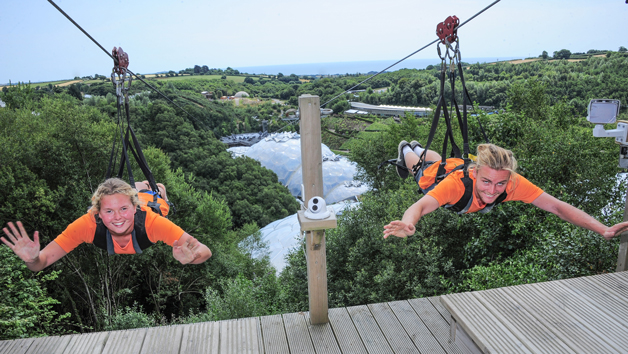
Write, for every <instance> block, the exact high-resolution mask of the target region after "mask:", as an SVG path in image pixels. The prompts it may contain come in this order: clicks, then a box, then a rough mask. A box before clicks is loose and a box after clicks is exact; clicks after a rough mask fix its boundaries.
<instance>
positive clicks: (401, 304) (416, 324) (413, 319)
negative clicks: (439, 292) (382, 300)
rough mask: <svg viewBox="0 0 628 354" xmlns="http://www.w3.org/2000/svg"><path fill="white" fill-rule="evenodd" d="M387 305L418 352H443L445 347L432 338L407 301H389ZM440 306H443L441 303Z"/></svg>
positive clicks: (441, 353) (438, 353)
mask: <svg viewBox="0 0 628 354" xmlns="http://www.w3.org/2000/svg"><path fill="white" fill-rule="evenodd" d="M388 305H389V306H390V308H391V310H392V311H393V313H394V314H395V316H396V317H397V319H398V320H399V322H400V323H401V325H402V326H403V328H404V330H405V331H406V333H408V335H409V336H410V339H411V340H412V342H413V343H414V345H415V346H416V347H417V348H418V349H419V352H421V353H424V354H445V349H443V347H442V346H441V345H440V343H438V341H437V340H436V338H434V336H433V335H432V333H431V332H430V330H429V329H428V328H427V326H426V325H425V323H423V321H421V318H419V315H417V314H416V312H414V310H413V309H412V306H410V303H409V302H408V301H406V300H403V301H393V302H389V303H388ZM441 307H443V306H442V305H441ZM443 309H444V307H443ZM445 311H446V310H445Z"/></svg>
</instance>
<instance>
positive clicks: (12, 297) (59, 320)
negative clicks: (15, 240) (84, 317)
mask: <svg viewBox="0 0 628 354" xmlns="http://www.w3.org/2000/svg"><path fill="white" fill-rule="evenodd" d="M0 264H2V266H0V296H2V303H1V304H0V340H8V339H16V338H26V337H35V336H46V335H48V336H51V335H55V334H58V333H60V331H59V329H58V326H59V325H61V324H64V322H66V321H67V318H68V317H69V316H70V314H68V313H66V314H62V315H59V313H57V312H56V311H55V310H54V307H55V305H57V304H59V301H57V300H55V299H54V298H52V297H50V296H49V295H48V294H47V291H46V287H45V283H46V282H51V281H54V280H55V279H57V276H58V272H52V273H49V274H46V275H38V276H33V274H32V272H31V271H30V270H28V268H26V265H24V262H22V260H21V259H19V258H18V257H17V256H15V254H13V252H12V251H11V250H10V249H9V248H8V247H4V245H3V246H2V247H0Z"/></svg>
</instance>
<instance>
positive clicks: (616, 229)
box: [603, 221, 628, 240]
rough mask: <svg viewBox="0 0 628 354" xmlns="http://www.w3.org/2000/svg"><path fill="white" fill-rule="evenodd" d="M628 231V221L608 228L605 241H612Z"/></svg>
mask: <svg viewBox="0 0 628 354" xmlns="http://www.w3.org/2000/svg"><path fill="white" fill-rule="evenodd" d="M626 230H628V221H624V222H621V223H619V224H615V225H613V226H611V227H609V228H607V229H606V231H605V232H604V235H603V236H604V238H605V239H607V240H610V239H612V238H613V237H615V236H617V235H619V234H620V233H622V232H624V231H626Z"/></svg>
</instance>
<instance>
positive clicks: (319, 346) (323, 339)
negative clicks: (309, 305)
mask: <svg viewBox="0 0 628 354" xmlns="http://www.w3.org/2000/svg"><path fill="white" fill-rule="evenodd" d="M330 311H331V310H330ZM304 315H305V323H306V324H308V330H309V331H310V338H312V344H314V350H315V351H316V353H321V354H322V353H325V354H342V352H341V351H340V347H339V346H338V341H336V337H334V331H333V330H332V328H331V323H323V324H316V325H313V324H311V322H310V313H309V312H305V313H304ZM347 316H348V315H347ZM330 319H331V315H330ZM352 326H353V324H352ZM356 335H357V333H356Z"/></svg>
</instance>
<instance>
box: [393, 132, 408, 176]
mask: <svg viewBox="0 0 628 354" xmlns="http://www.w3.org/2000/svg"><path fill="white" fill-rule="evenodd" d="M404 146H410V144H408V142H407V141H405V140H401V142H400V143H399V147H398V148H397V150H398V155H397V166H396V168H397V174H398V175H399V177H401V179H406V178H408V174H409V173H410V172H409V171H408V169H407V168H403V167H401V166H404V167H405V166H406V159H405V156H404V155H403V148H404Z"/></svg>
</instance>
